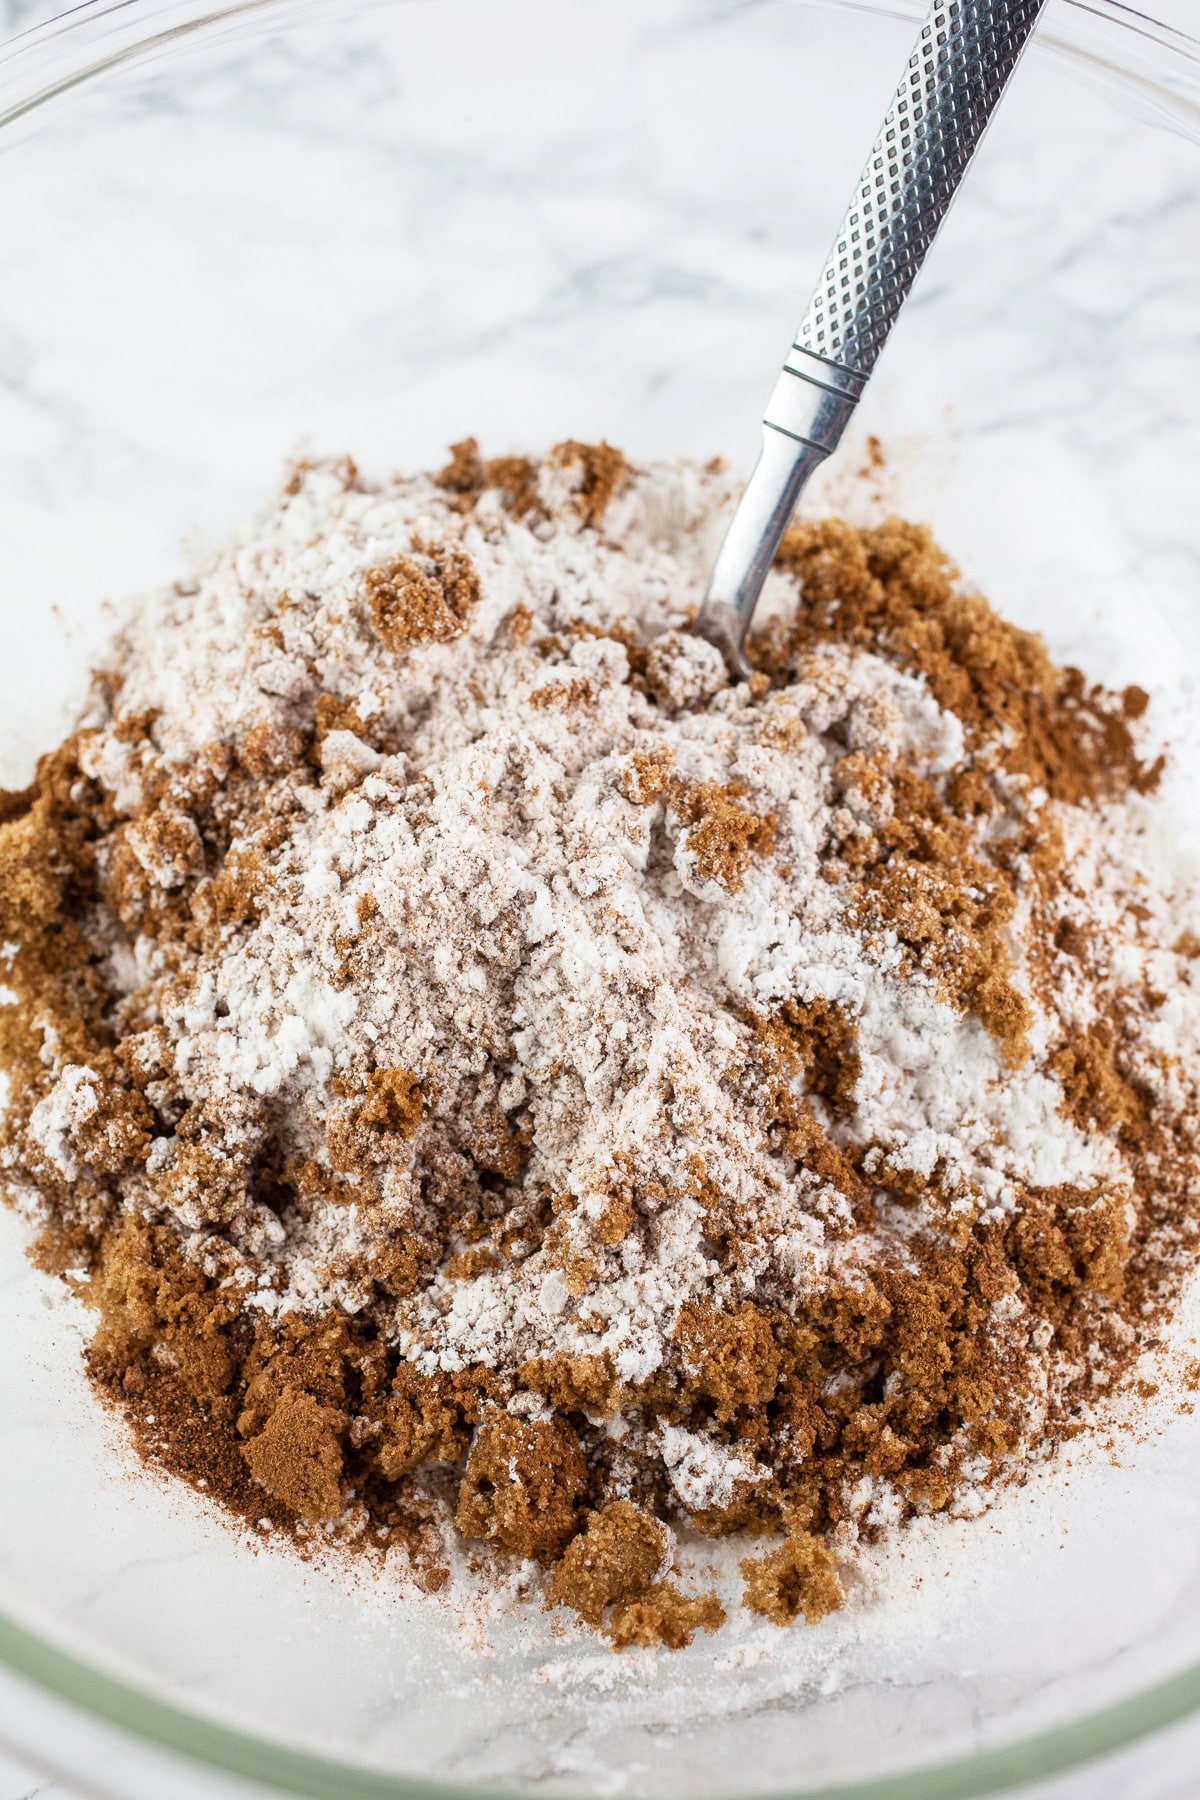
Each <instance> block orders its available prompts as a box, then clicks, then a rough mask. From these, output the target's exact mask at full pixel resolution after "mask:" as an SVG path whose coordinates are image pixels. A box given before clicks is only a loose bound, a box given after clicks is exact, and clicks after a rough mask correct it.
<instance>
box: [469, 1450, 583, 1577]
mask: <svg viewBox="0 0 1200 1800" xmlns="http://www.w3.org/2000/svg"><path fill="white" fill-rule="evenodd" d="M586 1482H587V1465H586V1463H585V1461H584V1457H583V1452H582V1450H581V1449H580V1447H579V1440H578V1439H577V1438H576V1437H575V1435H574V1433H573V1432H572V1431H571V1429H570V1427H569V1426H568V1425H566V1424H565V1423H563V1422H562V1421H560V1420H557V1419H554V1420H548V1421H546V1422H544V1423H543V1422H540V1421H533V1422H528V1423H527V1422H526V1421H525V1420H523V1419H513V1418H499V1419H493V1420H489V1422H488V1423H487V1424H485V1425H482V1426H481V1427H480V1429H479V1433H478V1435H477V1436H476V1439H475V1443H474V1445H473V1446H472V1449H471V1454H470V1456H469V1457H468V1458H467V1467H466V1472H465V1474H464V1475H463V1478H462V1483H461V1485H460V1487H459V1490H458V1510H457V1512H456V1513H455V1522H456V1523H457V1525H458V1528H459V1530H460V1531H461V1532H462V1534H463V1536H464V1537H468V1538H486V1539H488V1540H489V1541H490V1542H491V1543H494V1544H497V1545H498V1546H499V1547H500V1548H501V1549H503V1550H508V1551H511V1552H513V1553H514V1554H515V1555H517V1556H532V1557H535V1558H536V1559H537V1560H538V1561H540V1562H550V1561H552V1560H553V1558H554V1557H555V1556H557V1555H558V1553H559V1552H560V1551H561V1550H562V1548H563V1546H564V1545H565V1544H566V1543H567V1541H568V1539H569V1538H570V1537H572V1536H573V1534H574V1533H575V1531H576V1530H577V1529H578V1518H579V1515H578V1510H577V1509H578V1503H579V1501H580V1499H581V1497H582V1495H583V1492H584V1489H585V1486H586Z"/></svg>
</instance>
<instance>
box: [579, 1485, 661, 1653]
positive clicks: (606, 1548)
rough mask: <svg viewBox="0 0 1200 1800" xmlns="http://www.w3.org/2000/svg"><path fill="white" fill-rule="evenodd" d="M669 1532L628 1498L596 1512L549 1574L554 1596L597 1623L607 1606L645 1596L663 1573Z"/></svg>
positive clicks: (616, 1501)
mask: <svg viewBox="0 0 1200 1800" xmlns="http://www.w3.org/2000/svg"><path fill="white" fill-rule="evenodd" d="M669 1553H670V1538H669V1535H668V1533H667V1531H666V1528H665V1527H664V1526H663V1525H662V1524H661V1523H660V1521H659V1520H657V1519H655V1518H652V1517H651V1516H650V1515H649V1514H648V1513H644V1512H641V1511H639V1509H638V1508H637V1507H636V1506H633V1505H631V1503H630V1502H629V1501H628V1500H614V1501H613V1502H612V1504H611V1505H609V1506H606V1507H604V1508H603V1509H602V1510H601V1511H600V1512H598V1513H592V1514H591V1516H590V1517H589V1519H588V1521H587V1524H586V1525H585V1526H584V1529H583V1530H582V1531H581V1532H580V1533H579V1535H578V1536H577V1537H574V1538H572V1539H571V1541H570V1543H569V1544H568V1545H567V1548H566V1549H565V1550H564V1552H563V1554H562V1557H561V1558H560V1560H559V1562H558V1563H557V1564H556V1565H555V1568H554V1573H553V1575H552V1577H551V1580H550V1587H549V1596H550V1599H551V1600H553V1601H555V1602H557V1603H558V1604H560V1605H562V1606H570V1607H573V1608H574V1610H575V1611H576V1612H577V1613H578V1614H579V1616H580V1618H581V1619H584V1620H586V1622H587V1623H588V1624H589V1625H592V1626H595V1627H598V1626H599V1625H600V1622H601V1620H602V1619H603V1617H604V1612H605V1608H606V1607H609V1606H613V1605H619V1604H621V1603H624V1602H626V1601H630V1600H636V1599H639V1598H641V1597H642V1596H644V1595H645V1594H646V1593H647V1591H648V1590H649V1589H650V1588H651V1587H652V1586H653V1585H654V1583H655V1581H656V1579H657V1577H658V1576H659V1575H660V1574H661V1572H662V1569H663V1564H664V1562H665V1561H666V1560H667V1558H668V1556H669Z"/></svg>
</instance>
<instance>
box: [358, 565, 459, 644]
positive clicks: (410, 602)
mask: <svg viewBox="0 0 1200 1800" xmlns="http://www.w3.org/2000/svg"><path fill="white" fill-rule="evenodd" d="M363 593H364V597H365V599H366V603H367V606H368V608H369V610H370V614H371V617H372V619H373V620H374V622H375V629H376V630H377V631H378V633H379V635H380V637H381V638H382V639H383V642H384V643H385V644H386V645H387V647H388V649H389V650H395V651H402V650H407V649H409V648H411V647H412V646H413V645H415V644H429V643H444V642H445V641H446V640H447V639H449V638H456V637H459V636H461V634H462V632H463V631H464V630H465V629H466V621H467V617H468V615H469V613H470V611H471V609H472V607H473V606H474V605H475V603H476V601H477V600H478V598H479V577H478V575H477V574H476V573H475V568H474V565H473V563H472V562H471V559H470V558H469V557H468V556H467V555H466V553H465V552H464V551H462V550H457V549H444V548H441V547H438V546H433V545H430V546H429V547H428V548H427V549H426V550H425V552H424V553H423V555H422V556H421V560H420V561H419V562H418V561H417V560H415V559H414V558H413V557H411V556H395V557H393V558H392V560H391V562H390V563H388V564H387V566H386V567H385V568H380V569H368V570H367V573H366V575H365V576H364V577H363Z"/></svg>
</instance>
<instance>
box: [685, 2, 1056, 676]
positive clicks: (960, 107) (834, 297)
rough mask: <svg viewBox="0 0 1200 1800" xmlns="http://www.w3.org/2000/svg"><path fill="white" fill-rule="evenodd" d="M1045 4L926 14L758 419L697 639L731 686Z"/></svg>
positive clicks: (940, 5) (965, 6) (947, 8)
mask: <svg viewBox="0 0 1200 1800" xmlns="http://www.w3.org/2000/svg"><path fill="white" fill-rule="evenodd" d="M1045 3H1046V0H935V4H934V5H933V7H932V8H931V10H930V13H929V16H928V18H927V19H926V20H925V23H924V25H922V27H921V33H920V36H919V37H918V38H917V42H916V45H915V47H914V49H913V53H912V55H911V56H910V57H909V59H908V66H907V68H906V69H905V71H904V74H903V76H902V78H901V81H900V85H899V87H898V88H897V89H896V93H895V97H894V99H893V100H892V104H891V106H890V107H889V108H888V111H887V115H886V117H885V119H884V121H883V124H882V126H881V127H880V130H879V135H878V136H877V137H876V139H875V142H874V144H873V145H872V147H871V154H870V155H869V156H868V158H867V161H866V165H865V167H864V169H863V172H862V175H861V177H860V178H859V182H858V186H857V187H856V188H855V191H854V196H853V198H852V199H851V201H850V205H849V207H848V208H847V211H846V216H845V218H844V219H843V220H842V224H841V228H840V230H839V231H838V234H837V236H836V238H835V239H834V241H833V248H832V249H831V250H830V252H829V256H828V258H827V259H826V263H825V270H824V273H823V275H822V277H821V279H820V281H819V282H818V284H817V288H816V291H815V293H814V294H813V297H812V299H811V300H810V301H809V303H808V311H807V312H806V313H805V315H804V318H803V320H802V322H801V325H800V329H799V331H798V332H797V333H796V340H795V342H794V344H793V345H792V348H791V349H790V350H789V352H788V355H787V359H786V361H785V362H784V365H783V372H782V374H781V375H780V377H779V380H778V381H777V382H776V384H775V389H774V392H773V393H772V395H771V398H770V400H769V402H768V404H767V409H766V412H765V413H764V414H763V422H762V450H761V452H760V454H759V459H758V462H757V464H756V466H755V469H754V472H753V474H752V475H751V477H750V480H749V481H748V482H747V484H746V488H745V491H744V493H743V494H742V497H741V500H740V501H739V502H738V507H737V511H736V512H735V513H734V515H733V519H732V521H731V522H730V526H729V530H728V531H727V533H726V534H725V541H724V543H723V544H722V545H721V549H720V552H719V553H718V556H717V560H716V562H715V564H714V565H713V572H712V576H711V579H710V581H709V586H708V593H707V595H706V597H705V601H704V605H703V606H702V608H701V610H700V615H699V618H698V619H697V621H696V626H695V629H696V631H697V632H698V633H699V634H700V635H701V636H702V637H706V638H708V639H709V640H710V641H711V642H712V643H714V644H716V645H717V646H718V647H719V648H720V649H721V650H722V651H723V652H724V655H725V657H726V659H727V661H728V662H729V664H730V667H731V668H732V670H733V671H734V673H735V674H737V675H746V674H748V673H749V668H748V665H747V663H746V660H745V656H744V654H743V650H742V645H743V642H744V640H745V636H746V630H747V628H748V626H749V624H750V619H751V616H752V614H753V612H754V608H755V605H756V604H757V601H758V596H759V593H760V591H761V589H762V584H763V582H764V581H765V579H766V577H767V573H768V571H769V570H770V567H771V563H772V561H773V560H774V557H775V552H776V550H777V549H778V548H779V542H780V539H781V538H782V536H783V534H784V532H785V531H786V529H787V525H788V520H789V519H790V518H791V516H792V512H793V510H794V508H795V505H796V501H797V500H798V499H799V497H800V491H801V489H802V488H803V486H804V484H805V482H806V481H807V480H808V478H809V476H810V475H811V474H812V472H813V470H814V469H815V468H816V467H817V466H818V464H819V463H822V462H823V461H824V460H825V458H826V457H827V456H828V455H829V454H830V452H831V451H833V450H835V449H836V448H837V445H838V442H839V440H840V439H841V436H842V433H843V432H844V431H845V429H846V426H847V424H848V423H849V420H850V416H851V414H852V413H853V411H854V408H855V406H856V405H857V404H858V400H859V397H860V396H861V394H862V391H863V389H864V387H865V386H866V384H867V378H868V376H869V375H870V373H871V371H872V369H873V368H874V367H875V363H876V361H877V359H878V357H879V353H880V351H881V350H882V349H883V346H884V344H885V343H886V342H887V338H888V333H889V332H890V331H891V329H892V326H893V325H894V324H895V322H896V318H897V315H898V314H899V311H900V308H901V307H902V306H903V305H904V302H905V300H906V299H907V298H908V294H909V291H910V289H911V288H912V285H913V282H914V281H915V280H916V277H917V272H918V270H919V269H920V267H921V265H922V263H923V262H924V261H925V257H926V255H927V253H928V251H929V247H930V245H931V244H932V243H933V240H934V237H935V236H936V235H937V230H938V227H939V226H940V225H941V222H942V220H943V219H944V218H945V216H946V213H947V211H948V210H949V207H950V202H951V201H952V200H953V198H954V196H955V193H956V192H957V191H958V185H959V183H960V182H961V180H962V178H963V176H964V175H965V174H966V171H967V166H968V164H969V163H970V160H971V157H972V156H973V155H974V153H975V150H976V147H977V146H978V144H979V140H980V139H981V137H982V136H983V133H984V130H985V129H986V127H987V124H988V121H989V120H990V118H991V116H992V114H993V112H994V111H995V109H996V106H997V103H998V102H999V99H1000V96H1001V95H1002V94H1003V92H1004V90H1005V88H1006V87H1007V85H1008V82H1009V78H1010V77H1011V75H1012V72H1013V70H1014V69H1015V68H1016V66H1017V62H1018V59H1019V58H1020V55H1021V52H1022V50H1023V49H1024V48H1025V45H1026V44H1027V42H1028V41H1029V37H1030V35H1031V33H1032V31H1033V27H1034V25H1035V24H1036V22H1037V19H1038V15H1039V14H1040V13H1041V11H1042V8H1043V6H1044V5H1045Z"/></svg>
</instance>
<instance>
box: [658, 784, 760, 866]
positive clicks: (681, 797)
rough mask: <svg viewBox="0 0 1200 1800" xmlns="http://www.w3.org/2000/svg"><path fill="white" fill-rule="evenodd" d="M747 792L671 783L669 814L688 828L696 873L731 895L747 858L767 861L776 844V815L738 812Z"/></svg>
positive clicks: (733, 786) (739, 788)
mask: <svg viewBox="0 0 1200 1800" xmlns="http://www.w3.org/2000/svg"><path fill="white" fill-rule="evenodd" d="M745 792H746V790H745V788H744V787H743V786H742V785H741V783H739V782H730V783H729V784H728V785H724V786H723V785H722V784H721V783H720V782H719V781H685V780H683V779H682V778H681V777H679V776H675V777H674V779H673V780H672V781H671V783H670V799H671V810H672V812H674V814H675V815H676V817H677V818H678V819H679V820H680V821H681V823H682V824H683V825H684V826H685V827H686V828H687V829H686V843H687V847H688V849H689V850H690V851H691V852H692V854H693V855H694V856H695V858H696V873H697V874H698V875H699V876H700V878H701V880H703V881H715V882H717V883H718V884H719V885H720V886H721V887H723V888H725V889H726V890H727V891H728V892H730V893H733V892H735V891H736V890H737V889H738V888H740V887H741V885H742V883H743V881H744V879H745V875H746V870H747V869H748V868H749V867H750V858H751V855H752V854H753V853H754V852H757V853H758V854H759V855H761V856H769V855H770V853H771V850H772V848H773V846H774V843H775V825H776V820H775V815H774V813H766V814H763V815H762V816H760V815H759V814H758V813H753V812H751V811H750V810H749V809H748V808H747V807H744V806H742V805H741V804H740V802H741V800H742V798H743V796H744V794H745Z"/></svg>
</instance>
